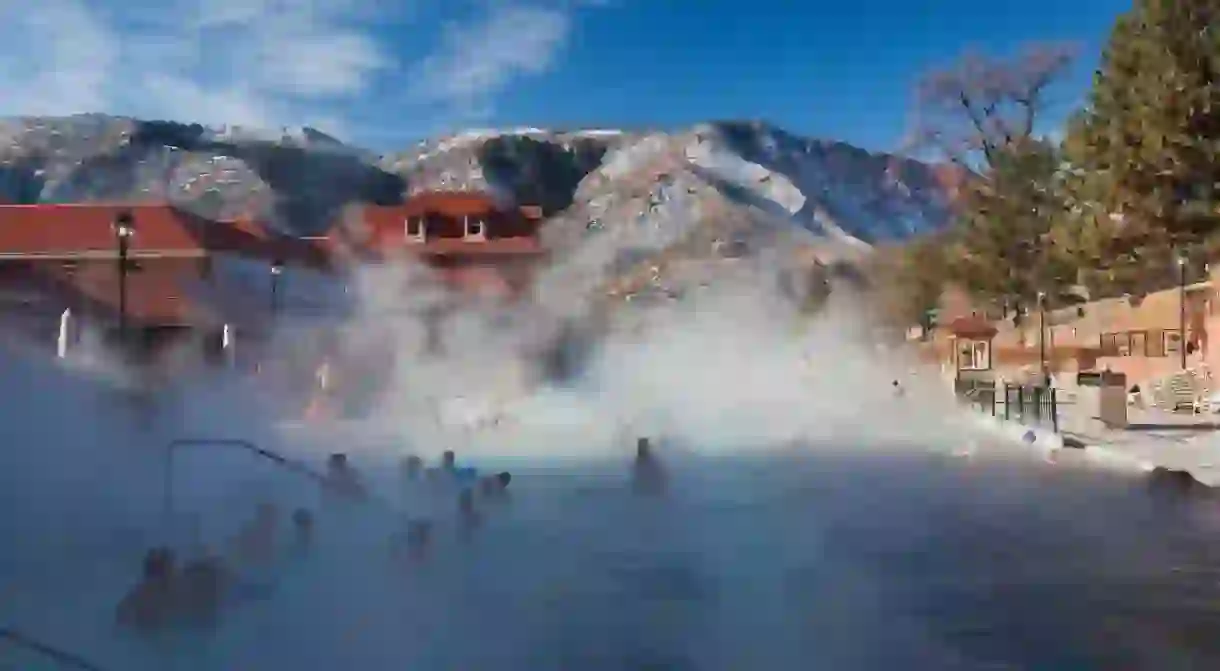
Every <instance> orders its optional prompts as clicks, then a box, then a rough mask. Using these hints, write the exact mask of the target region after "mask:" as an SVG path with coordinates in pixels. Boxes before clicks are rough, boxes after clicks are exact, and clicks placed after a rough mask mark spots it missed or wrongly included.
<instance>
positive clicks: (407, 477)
mask: <svg viewBox="0 0 1220 671" xmlns="http://www.w3.org/2000/svg"><path fill="white" fill-rule="evenodd" d="M423 470H424V460H423V459H420V458H419V456H417V455H414V454H411V455H408V456H407V457H406V458H405V459H403V460H402V479H403V481H404V482H415V481H416V480H419V475H420V473H421V472H423Z"/></svg>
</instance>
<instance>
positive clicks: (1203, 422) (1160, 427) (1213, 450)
mask: <svg viewBox="0 0 1220 671" xmlns="http://www.w3.org/2000/svg"><path fill="white" fill-rule="evenodd" d="M1064 410H1065V411H1066V412H1065V413H1063V414H1072V413H1078V412H1079V411H1080V408H1079V407H1078V406H1074V405H1067V406H1066V407H1065V408H1064ZM1128 419H1129V421H1130V423H1129V425H1128V426H1127V427H1126V428H1121V429H1120V428H1106V427H1104V426H1102V425H1101V424H1100V423H1099V422H1092V423H1091V426H1089V427H1088V428H1084V427H1082V425H1081V423H1080V422H1074V423H1069V422H1062V423H1063V424H1065V425H1068V426H1072V427H1073V428H1072V429H1065V430H1064V431H1062V432H1061V434H1060V436H1061V440H1062V442H1063V444H1064V447H1069V448H1070V447H1083V448H1084V449H1085V450H1086V451H1094V452H1099V453H1103V454H1106V455H1111V456H1113V457H1114V458H1117V459H1122V460H1126V461H1131V462H1136V463H1138V464H1140V465H1141V466H1142V467H1143V468H1144V469H1145V470H1151V469H1152V468H1155V467H1157V466H1162V467H1164V468H1170V469H1175V470H1184V471H1188V472H1189V473H1190V474H1191V475H1193V476H1194V477H1195V479H1196V480H1199V481H1200V482H1202V483H1204V484H1207V485H1211V486H1220V416H1217V415H1191V414H1184V413H1171V412H1166V411H1162V410H1155V409H1136V408H1132V409H1130V414H1129V418H1128Z"/></svg>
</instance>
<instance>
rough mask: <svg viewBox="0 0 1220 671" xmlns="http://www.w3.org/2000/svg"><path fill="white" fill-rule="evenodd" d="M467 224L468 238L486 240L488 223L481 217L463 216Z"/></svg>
mask: <svg viewBox="0 0 1220 671" xmlns="http://www.w3.org/2000/svg"><path fill="white" fill-rule="evenodd" d="M462 219H463V221H464V222H465V225H466V239H467V240H486V239H487V225H486V224H485V223H484V221H483V220H482V219H481V218H479V217H463V218H462Z"/></svg>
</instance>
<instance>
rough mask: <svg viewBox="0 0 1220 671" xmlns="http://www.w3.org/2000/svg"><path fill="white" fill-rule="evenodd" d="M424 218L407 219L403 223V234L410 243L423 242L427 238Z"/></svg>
mask: <svg viewBox="0 0 1220 671" xmlns="http://www.w3.org/2000/svg"><path fill="white" fill-rule="evenodd" d="M426 228H427V227H426V226H424V218H423V217H407V220H406V221H405V222H403V233H404V235H405V236H406V238H407V240H408V241H415V242H423V241H424V238H425V237H426V236H427V230H426Z"/></svg>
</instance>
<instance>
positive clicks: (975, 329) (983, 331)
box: [948, 315, 999, 340]
mask: <svg viewBox="0 0 1220 671" xmlns="http://www.w3.org/2000/svg"><path fill="white" fill-rule="evenodd" d="M948 329H949V332H950V333H951V334H953V335H954V336H955V337H958V338H971V339H975V340H990V339H991V338H994V337H995V335H996V333H998V332H999V331H998V330H997V329H996V327H994V326H992V325H991V322H989V321H987V320H986V319H984V318H982V317H980V316H978V315H969V316H966V317H958V318H956V319H954V320H953V321H951V322H949V324H948Z"/></svg>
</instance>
